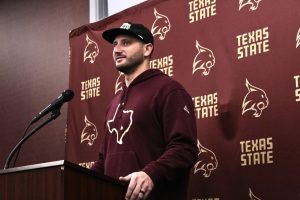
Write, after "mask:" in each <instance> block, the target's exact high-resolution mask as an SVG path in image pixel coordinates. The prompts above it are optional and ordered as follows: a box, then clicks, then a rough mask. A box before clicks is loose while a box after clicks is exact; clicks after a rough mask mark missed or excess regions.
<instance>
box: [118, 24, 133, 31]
mask: <svg viewBox="0 0 300 200" xmlns="http://www.w3.org/2000/svg"><path fill="white" fill-rule="evenodd" d="M130 27H131V24H129V23H124V24H122V26H121V27H120V28H122V29H126V30H129V29H130Z"/></svg>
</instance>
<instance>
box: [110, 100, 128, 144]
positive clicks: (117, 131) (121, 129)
mask: <svg viewBox="0 0 300 200" xmlns="http://www.w3.org/2000/svg"><path fill="white" fill-rule="evenodd" d="M119 107H120V104H119V105H118V107H117V109H116V112H115V114H114V116H113V118H112V119H111V120H108V121H107V128H108V131H109V132H110V133H111V134H113V133H115V134H116V135H117V143H118V144H123V137H124V136H125V134H126V133H127V132H128V131H129V129H130V127H131V125H132V115H133V110H123V113H122V114H123V115H129V116H128V117H127V116H125V119H127V118H129V121H127V122H124V124H123V125H121V127H116V124H115V118H116V115H117V113H118V110H119Z"/></svg>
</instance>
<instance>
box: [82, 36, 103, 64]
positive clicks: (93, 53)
mask: <svg viewBox="0 0 300 200" xmlns="http://www.w3.org/2000/svg"><path fill="white" fill-rule="evenodd" d="M85 39H86V42H87V45H86V47H85V49H84V54H83V62H85V61H88V60H89V62H90V63H92V64H93V63H94V62H95V60H96V57H97V56H98V54H99V48H98V44H97V43H96V42H95V41H93V40H91V39H90V38H89V36H88V34H86V37H85Z"/></svg>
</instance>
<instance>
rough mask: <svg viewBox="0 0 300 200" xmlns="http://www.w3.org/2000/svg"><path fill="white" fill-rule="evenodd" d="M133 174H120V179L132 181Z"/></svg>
mask: <svg viewBox="0 0 300 200" xmlns="http://www.w3.org/2000/svg"><path fill="white" fill-rule="evenodd" d="M131 176H132V174H129V175H127V176H120V177H119V180H120V181H130V179H131Z"/></svg>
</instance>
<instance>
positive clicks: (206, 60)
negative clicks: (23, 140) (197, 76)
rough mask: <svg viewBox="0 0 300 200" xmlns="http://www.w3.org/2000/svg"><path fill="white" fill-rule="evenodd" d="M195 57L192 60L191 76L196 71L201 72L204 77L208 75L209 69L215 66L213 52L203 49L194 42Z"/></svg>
mask: <svg viewBox="0 0 300 200" xmlns="http://www.w3.org/2000/svg"><path fill="white" fill-rule="evenodd" d="M196 48H197V50H198V53H197V55H196V56H195V58H194V63H193V74H194V73H195V72H196V71H197V70H201V71H202V74H203V75H204V76H207V75H209V72H210V70H211V68H212V67H213V66H214V65H215V62H216V59H215V56H214V54H213V52H212V51H211V50H210V49H208V48H205V47H202V46H201V45H200V44H199V42H198V41H197V40H196Z"/></svg>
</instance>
